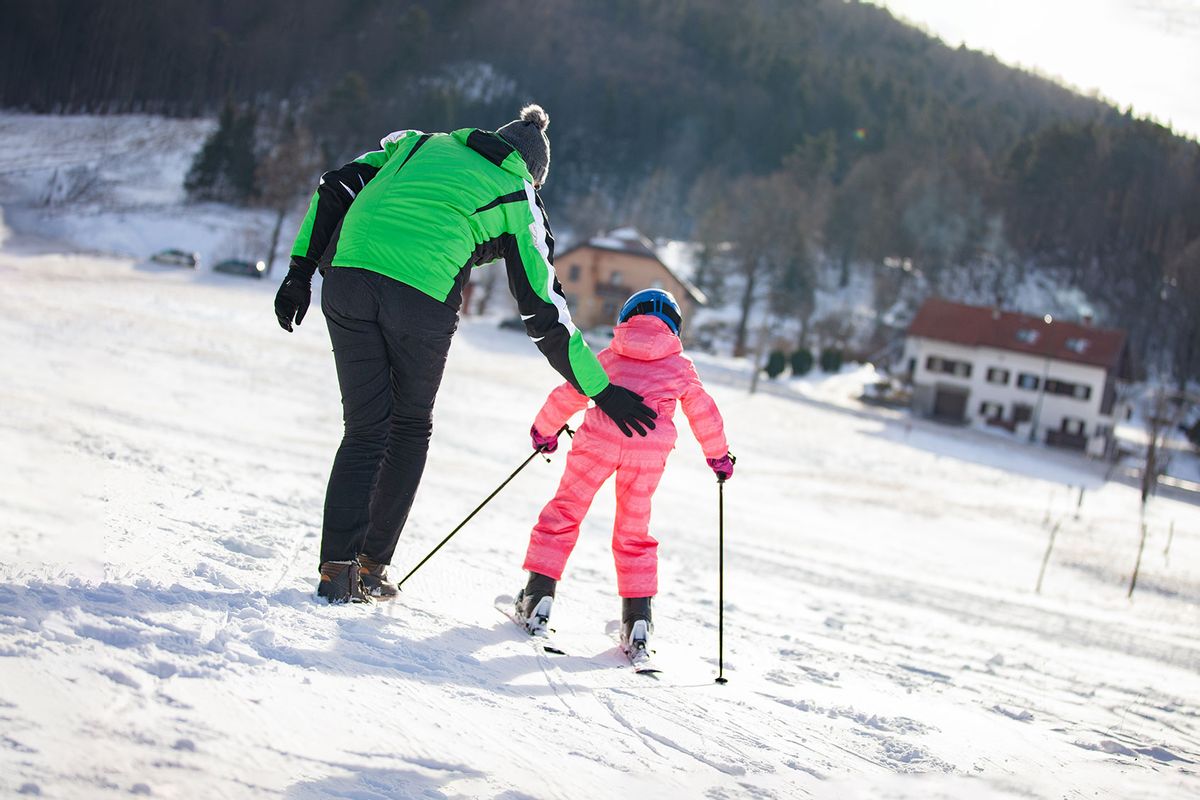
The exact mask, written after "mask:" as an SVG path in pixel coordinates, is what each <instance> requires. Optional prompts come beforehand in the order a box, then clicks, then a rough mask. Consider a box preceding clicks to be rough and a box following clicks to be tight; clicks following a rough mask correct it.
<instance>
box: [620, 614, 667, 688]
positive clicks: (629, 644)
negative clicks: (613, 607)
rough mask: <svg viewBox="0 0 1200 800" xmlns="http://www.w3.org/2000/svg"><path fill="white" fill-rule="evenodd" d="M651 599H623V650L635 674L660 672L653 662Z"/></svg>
mask: <svg viewBox="0 0 1200 800" xmlns="http://www.w3.org/2000/svg"><path fill="white" fill-rule="evenodd" d="M653 630H654V625H653V623H652V622H651V619H650V598H649V597H623V598H621V649H622V650H624V651H625V655H626V656H628V657H629V661H630V663H631V664H633V669H634V672H658V671H659V670H658V667H656V666H654V663H653V662H652V660H651V653H652V651H651V650H650V632H651V631H653Z"/></svg>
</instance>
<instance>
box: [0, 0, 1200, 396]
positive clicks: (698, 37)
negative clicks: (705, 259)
mask: <svg viewBox="0 0 1200 800" xmlns="http://www.w3.org/2000/svg"><path fill="white" fill-rule="evenodd" d="M0 15H2V17H3V19H4V20H5V24H4V26H3V27H2V28H0V105H3V106H5V107H8V108H17V109H28V110H32V111H40V112H87V113H123V112H132V111H138V112H150V113H161V114H167V115H179V116H195V115H210V116H217V115H219V116H220V118H221V120H222V124H221V126H220V127H219V128H218V132H217V134H216V135H215V137H214V140H213V141H210V142H209V145H208V147H206V148H205V151H204V153H202V157H201V159H200V160H199V161H198V162H197V169H196V170H194V171H193V176H192V180H191V185H190V188H191V189H192V190H193V192H194V193H195V194H196V196H198V197H212V198H216V199H225V200H231V201H235V202H253V203H260V204H267V205H270V206H271V207H285V206H287V205H288V204H289V203H292V202H294V201H295V199H296V197H297V196H300V195H303V194H304V193H306V192H307V191H308V190H310V189H311V184H312V176H313V174H314V171H319V170H320V168H321V167H320V165H322V164H333V163H337V162H339V161H341V160H344V159H346V158H348V157H352V156H354V155H356V154H357V153H359V152H361V151H363V150H365V149H368V148H370V147H371V146H372V145H373V143H374V142H375V141H377V140H378V139H379V138H380V136H382V135H383V134H385V133H387V132H388V131H390V130H394V129H398V128H410V127H412V128H421V129H424V130H447V129H452V128H456V127H463V126H480V127H489V128H491V127H496V126H498V125H500V124H503V123H504V122H506V121H507V120H509V119H511V118H512V117H513V116H514V114H515V111H516V109H517V107H518V106H519V105H520V104H521V103H523V102H526V101H529V100H535V101H537V102H539V103H542V104H543V105H544V106H545V107H546V108H547V109H548V110H549V111H550V114H551V117H552V124H551V128H550V134H551V140H552V150H553V162H552V164H553V165H552V170H551V178H550V181H549V183H548V184H547V188H546V197H547V202H548V204H549V206H550V208H551V209H552V211H554V213H555V214H556V221H565V223H566V224H567V225H568V226H569V227H570V228H571V229H572V230H575V231H577V232H581V233H590V232H591V231H594V230H598V229H601V228H605V227H609V226H611V225H613V224H616V223H633V224H635V225H637V226H638V227H639V228H640V229H641V230H643V231H644V232H645V233H648V234H651V235H669V236H675V237H687V238H691V239H694V240H697V241H700V242H704V243H706V244H708V245H711V246H712V250H713V252H716V250H717V247H718V246H722V247H726V246H728V245H732V246H733V247H732V249H731V250H730V249H722V250H721V252H722V254H723V258H725V259H726V261H725V262H723V264H722V268H721V269H708V270H704V273H703V275H702V278H703V280H704V281H705V283H706V285H705V286H704V288H706V289H707V290H709V291H710V292H712V293H714V294H716V295H720V294H721V293H722V291H723V290H724V289H725V287H724V286H723V282H722V280H721V278H722V276H723V275H725V274H727V273H728V272H729V271H735V272H737V273H740V275H741V277H742V280H738V281H735V282H733V283H732V284H731V285H733V286H736V287H737V291H738V292H753V291H759V292H765V293H767V294H769V295H770V299H771V305H772V310H773V312H774V313H775V314H778V315H783V316H789V315H790V316H794V317H796V318H797V319H800V320H803V319H804V318H805V315H806V314H808V313H811V305H812V296H813V291H814V286H815V274H816V270H817V269H818V267H819V266H823V267H825V268H832V269H835V270H837V269H841V270H842V271H843V273H844V274H845V272H846V271H847V270H848V269H849V267H850V265H852V264H875V265H883V264H885V263H887V264H903V265H904V270H905V272H906V273H908V274H919V275H921V276H923V278H924V279H925V280H926V281H927V283H928V285H929V286H930V287H932V290H934V291H941V292H944V293H948V294H953V289H952V287H954V286H961V285H963V283H964V280H965V281H966V282H967V283H969V284H970V285H972V286H973V287H974V288H975V289H976V293H977V294H979V293H983V294H985V295H986V296H988V297H989V298H990V299H991V300H992V301H993V302H996V303H999V304H1001V305H1003V304H1005V302H1006V299H1007V298H1008V293H1009V292H1010V291H1011V290H1012V287H1013V286H1015V285H1016V284H1017V283H1018V282H1019V281H1020V280H1021V278H1022V277H1023V276H1024V275H1025V274H1027V273H1028V272H1029V271H1031V270H1040V271H1047V272H1053V273H1054V274H1055V276H1056V277H1057V279H1058V280H1059V281H1061V282H1062V283H1064V284H1068V285H1072V286H1076V287H1078V288H1080V289H1081V290H1083V291H1084V292H1086V293H1087V294H1088V296H1089V297H1091V298H1093V299H1094V300H1095V301H1096V302H1098V303H1099V304H1100V308H1098V309H1097V312H1098V314H1097V317H1098V319H1099V320H1100V321H1101V322H1103V323H1105V324H1109V325H1114V326H1120V327H1124V328H1127V329H1128V330H1129V331H1130V333H1131V338H1132V342H1133V345H1134V349H1135V352H1136V353H1137V354H1138V355H1139V356H1140V360H1141V362H1142V363H1143V364H1144V365H1146V366H1147V367H1148V368H1150V369H1151V370H1153V371H1159V372H1161V373H1170V374H1173V375H1174V376H1175V377H1177V378H1179V379H1183V378H1186V377H1195V376H1197V375H1198V373H1200V145H1198V144H1197V143H1196V142H1195V141H1192V140H1188V139H1185V138H1183V137H1180V136H1177V135H1175V134H1173V132H1172V131H1170V130H1168V129H1166V128H1164V127H1163V126H1161V125H1158V124H1156V123H1155V122H1153V121H1149V120H1144V119H1138V118H1135V117H1133V116H1132V115H1131V114H1129V113H1128V112H1127V111H1122V110H1121V109H1117V108H1114V107H1112V106H1110V105H1107V104H1105V103H1103V102H1101V101H1100V100H1098V99H1095V98H1089V97H1084V96H1081V95H1078V94H1076V93H1073V92H1071V91H1069V90H1067V89H1066V88H1063V87H1061V86H1059V85H1057V84H1055V83H1053V82H1051V81H1049V80H1046V79H1044V78H1041V77H1038V76H1035V75H1032V74H1029V73H1026V72H1022V71H1019V70H1014V69H1011V68H1008V67H1006V66H1004V65H1003V64H1001V63H999V62H997V61H996V60H995V59H993V58H990V57H988V56H985V55H982V54H979V53H975V52H971V51H968V50H965V49H962V48H959V49H953V48H949V47H947V46H945V45H944V44H942V43H941V42H940V41H938V40H937V39H934V38H931V37H929V36H928V35H926V34H924V33H922V32H921V31H919V30H916V29H914V28H911V27H909V26H906V25H904V24H901V23H900V22H898V21H896V20H895V19H894V18H892V17H891V15H890V14H888V12H886V11H885V10H882V9H880V8H878V7H875V6H872V5H867V4H862V3H856V2H843V1H842V0H791V1H790V2H789V1H785V0H756V1H755V2H747V3H726V2H722V1H721V0H693V1H691V2H683V0H657V1H654V0H614V1H613V2H607V3H603V4H597V3H588V2H585V1H584V0H550V1H549V2H539V3H527V2H520V0H491V1H487V0H453V1H452V2H419V1H417V0H388V1H386V2H385V0H288V1H287V2H284V0H260V1H259V2H254V3H240V2H233V0H188V1H187V2H184V1H183V0H159V2H156V3H153V4H140V3H127V2H119V0H92V1H91V2H87V1H85V0H41V2H38V3H28V2H21V0H0ZM727 299H729V300H731V301H736V302H739V303H741V304H743V305H744V304H745V303H746V302H748V300H749V295H748V294H744V295H742V296H739V297H733V298H727ZM743 327H744V326H743Z"/></svg>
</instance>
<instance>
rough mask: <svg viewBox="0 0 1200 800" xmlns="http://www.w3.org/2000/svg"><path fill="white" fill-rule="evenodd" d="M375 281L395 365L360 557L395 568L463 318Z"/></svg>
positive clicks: (405, 288) (394, 284) (421, 296)
mask: <svg viewBox="0 0 1200 800" xmlns="http://www.w3.org/2000/svg"><path fill="white" fill-rule="evenodd" d="M374 280H375V282H376V283H377V284H378V285H379V288H380V291H379V298H380V321H381V326H382V330H383V336H384V341H385V343H386V346H387V357H388V364H389V366H390V374H389V382H390V383H389V393H390V395H391V415H390V417H389V420H388V425H387V436H386V446H385V448H384V450H383V458H382V460H381V461H380V463H379V473H378V477H377V480H376V483H375V489H374V492H373V493H372V495H371V507H370V522H369V524H368V526H367V536H366V540H365V541H364V542H363V545H362V550H361V551H360V552H361V553H362V554H364V555H366V556H368V557H369V558H370V559H372V560H373V561H376V562H378V563H380V564H390V563H391V562H392V555H393V554H394V553H395V551H396V541H397V540H398V539H399V538H400V533H401V531H403V530H404V524H405V522H406V521H407V520H408V512H409V510H410V509H411V508H412V503H413V498H414V497H415V496H416V493H417V486H418V485H420V483H421V476H422V475H423V474H424V472H425V458H426V455H427V453H428V451H429V437H430V435H431V434H432V432H433V404H434V400H435V399H436V398H437V393H438V389H439V387H440V386H441V384H442V373H443V372H444V371H445V368H446V355H447V353H448V352H449V350H450V339H451V338H452V337H453V336H454V331H455V329H456V328H457V326H458V313H457V312H456V311H455V310H454V309H452V308H450V307H449V306H447V305H446V304H445V303H441V302H439V301H437V300H434V299H433V298H432V297H429V296H428V295H426V294H422V293H421V292H419V291H418V290H416V289H414V288H412V287H411V286H407V285H405V284H402V283H400V282H399V281H394V280H392V279H390V278H387V277H384V276H382V275H379V276H375V278H374Z"/></svg>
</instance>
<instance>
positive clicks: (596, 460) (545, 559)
mask: <svg viewBox="0 0 1200 800" xmlns="http://www.w3.org/2000/svg"><path fill="white" fill-rule="evenodd" d="M681 321H682V320H681V315H680V311H679V304H678V303H676V302H675V298H674V297H672V296H671V294H670V293H669V292H665V291H662V290H661V289H646V290H644V291H640V292H637V293H636V294H634V295H633V296H632V297H630V298H629V300H627V301H626V302H625V305H624V306H623V307H622V308H621V313H620V315H619V316H618V319H617V322H618V324H617V326H616V329H615V330H614V331H613V341H612V345H610V346H609V347H608V348H606V349H605V350H603V351H602V352H601V353H600V354H599V359H600V363H601V364H602V365H603V366H604V369H605V371H606V372H607V373H608V375H609V376H610V377H611V379H612V380H613V381H617V382H619V383H621V384H622V385H623V386H626V387H628V388H629V389H631V390H632V391H634V392H636V393H637V394H639V395H641V396H642V397H643V398H644V401H645V403H646V405H648V406H650V408H652V409H654V410H655V411H657V412H658V416H657V417H656V421H657V423H658V424H657V426H655V425H654V424H653V423H651V424H650V427H651V428H652V430H650V431H648V432H647V434H646V436H644V437H640V436H639V437H636V438H633V439H630V438H628V436H627V435H622V431H620V430H618V426H617V424H616V423H614V422H612V421H611V420H609V419H608V418H606V417H605V416H604V415H603V414H602V413H600V412H598V411H597V410H596V409H595V408H591V409H588V411H587V414H586V415H585V416H584V419H583V424H582V425H581V426H580V427H579V431H578V433H577V434H576V435H575V438H574V442H573V444H572V446H571V452H570V454H569V455H568V456H567V465H566V470H565V472H564V473H563V477H562V481H561V483H560V484H559V486H558V491H557V492H556V493H555V495H554V497H553V499H551V500H550V502H549V503H547V504H546V507H545V508H543V509H542V513H541V515H540V516H539V517H538V521H537V524H536V525H535V526H534V528H533V532H532V533H531V534H530V537H529V549H528V551H527V552H526V555H525V564H524V568H525V569H526V570H528V571H529V580H528V583H527V584H526V586H525V588H524V589H523V590H521V592H520V593H519V594H518V595H517V598H516V615H517V618H518V620H519V621H521V622H523V623H524V626H525V629H526V630H527V631H529V633H531V634H533V635H535V636H545V635H546V632H547V628H546V625H547V622H548V621H549V617H550V606H551V604H552V602H553V598H554V591H555V586H556V584H557V582H558V580H559V578H561V577H562V573H563V568H564V567H565V565H566V562H567V558H568V557H569V556H570V555H571V550H572V549H573V548H574V547H575V542H576V540H577V539H578V538H579V526H580V523H581V522H582V521H583V517H584V515H585V514H586V513H587V510H588V507H589V506H590V505H591V503H592V498H593V497H595V495H596V492H597V491H598V490H599V488H600V486H601V484H603V483H604V482H605V481H606V480H608V477H609V476H610V475H612V474H613V473H614V472H616V474H617V513H616V520H615V523H614V525H613V539H612V548H613V559H614V561H615V562H616V567H617V591H618V593H619V594H620V595H621V598H622V599H621V644H622V647H623V649H624V650H625V652H626V653H627V654H628V655H629V657H630V658H631V659H632V660H633V661H634V663H635V664H637V663H638V662H639V661H642V660H645V659H647V658H648V654H649V650H648V642H649V634H650V631H651V617H650V599H651V598H652V597H653V596H654V595H655V594H657V593H658V542H657V541H656V540H655V539H654V537H652V536H651V535H650V533H649V524H650V498H651V496H652V495H653V494H654V490H655V488H657V486H658V482H659V479H660V478H661V477H662V472H663V468H664V467H665V466H666V461H667V455H668V454H669V453H670V451H671V449H672V448H674V446H675V426H674V425H673V424H672V422H671V418H672V416H673V415H674V413H675V402H676V400H677V399H678V400H679V402H680V403H681V404H682V405H683V412H684V414H686V415H687V418H688V422H689V423H690V424H691V427H692V432H693V433H694V434H695V435H696V439H697V440H699V442H700V447H701V449H702V450H703V451H704V455H705V457H706V459H707V460H708V465H709V467H711V468H712V470H713V472H715V473H716V474H717V477H718V478H719V479H720V480H725V479H726V478H729V477H730V476H732V475H733V459H732V457H731V456H730V455H729V448H728V446H727V444H726V441H725V432H724V425H723V423H722V420H721V414H720V412H719V411H717V406H716V403H714V402H713V399H712V398H711V397H710V396H709V395H708V393H707V392H706V391H704V386H703V385H702V384H701V383H700V377H699V376H698V375H697V374H696V369H695V367H693V366H692V362H691V360H690V359H688V358H686V357H685V356H684V355H682V351H683V345H682V344H681V343H680V340H679V325H680V323H681ZM587 402H588V398H587V397H585V396H584V395H582V394H580V393H579V392H578V391H576V390H575V388H574V387H572V386H571V385H570V384H569V383H564V384H562V385H561V386H559V387H558V388H557V389H555V390H554V391H552V392H551V393H550V396H549V397H548V398H546V403H545V405H543V406H542V409H541V411H540V412H539V413H538V415H537V418H536V419H535V420H534V423H533V427H532V428H530V431H529V433H530V436H531V437H532V439H533V447H534V449H535V450H539V451H542V452H546V453H552V452H554V450H555V449H556V448H557V447H558V432H559V431H560V430H561V429H562V427H563V425H564V424H566V422H567V420H568V419H570V418H571V416H572V415H574V414H575V413H576V412H578V411H580V410H581V409H583V408H584V407H585V406H587Z"/></svg>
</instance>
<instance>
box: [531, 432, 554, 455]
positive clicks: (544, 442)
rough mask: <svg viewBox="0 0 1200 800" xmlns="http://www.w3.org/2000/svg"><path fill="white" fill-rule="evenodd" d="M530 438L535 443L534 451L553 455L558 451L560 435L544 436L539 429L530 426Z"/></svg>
mask: <svg viewBox="0 0 1200 800" xmlns="http://www.w3.org/2000/svg"><path fill="white" fill-rule="evenodd" d="M529 438H530V439H531V440H532V441H533V449H534V450H537V451H538V452H539V453H553V452H554V451H555V450H557V449H558V434H557V433H556V434H554V435H553V436H542V435H541V434H540V433H538V429H537V428H535V427H534V426H532V425H530V426H529Z"/></svg>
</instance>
